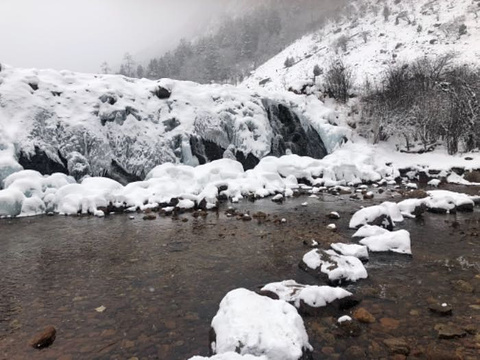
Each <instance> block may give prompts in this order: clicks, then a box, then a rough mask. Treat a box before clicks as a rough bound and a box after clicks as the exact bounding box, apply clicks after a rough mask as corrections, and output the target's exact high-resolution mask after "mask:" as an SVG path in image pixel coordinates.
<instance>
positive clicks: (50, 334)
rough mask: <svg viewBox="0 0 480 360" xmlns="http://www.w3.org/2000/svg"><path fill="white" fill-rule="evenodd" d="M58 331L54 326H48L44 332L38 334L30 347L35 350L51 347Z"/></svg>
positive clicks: (31, 341)
mask: <svg viewBox="0 0 480 360" xmlns="http://www.w3.org/2000/svg"><path fill="white" fill-rule="evenodd" d="M56 335H57V330H56V329H55V327H53V326H47V327H46V328H45V329H43V331H42V332H40V333H38V334H37V335H35V336H34V337H33V339H32V340H30V346H32V347H34V348H35V349H43V348H46V347H49V346H50V345H52V344H53V342H54V341H55V338H56Z"/></svg>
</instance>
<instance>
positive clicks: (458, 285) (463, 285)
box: [453, 280, 473, 294]
mask: <svg viewBox="0 0 480 360" xmlns="http://www.w3.org/2000/svg"><path fill="white" fill-rule="evenodd" d="M453 288H454V289H455V290H457V291H460V292H463V293H467V294H469V293H473V286H472V285H471V284H470V283H468V282H466V281H465V280H458V281H454V282H453Z"/></svg>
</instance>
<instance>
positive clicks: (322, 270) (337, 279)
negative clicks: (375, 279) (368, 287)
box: [300, 249, 368, 285]
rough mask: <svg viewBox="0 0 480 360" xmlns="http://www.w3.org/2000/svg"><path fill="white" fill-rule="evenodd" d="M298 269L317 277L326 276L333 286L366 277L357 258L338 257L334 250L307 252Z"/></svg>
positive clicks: (365, 272) (363, 268)
mask: <svg viewBox="0 0 480 360" xmlns="http://www.w3.org/2000/svg"><path fill="white" fill-rule="evenodd" d="M300 268H302V269H303V270H305V271H307V272H313V274H315V275H316V276H319V277H322V276H326V277H327V279H328V281H329V282H330V283H332V284H335V285H337V284H342V283H344V282H355V281H358V280H360V279H366V278H367V277H368V274H367V270H366V269H365V267H364V266H363V264H362V262H361V261H360V260H359V259H358V258H356V257H354V256H345V255H340V254H338V253H336V252H335V251H334V250H323V251H322V250H318V249H314V250H311V251H309V252H308V253H306V254H305V255H304V256H303V258H302V261H301V262H300Z"/></svg>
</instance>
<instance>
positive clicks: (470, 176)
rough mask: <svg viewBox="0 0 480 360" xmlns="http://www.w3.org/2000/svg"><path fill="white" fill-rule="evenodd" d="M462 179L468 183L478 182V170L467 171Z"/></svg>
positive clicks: (479, 179)
mask: <svg viewBox="0 0 480 360" xmlns="http://www.w3.org/2000/svg"><path fill="white" fill-rule="evenodd" d="M463 177H464V179H465V180H467V181H470V182H476V183H478V182H480V171H479V170H473V171H467V172H466V173H465V174H464V175H463Z"/></svg>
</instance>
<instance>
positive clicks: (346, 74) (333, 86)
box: [325, 59, 353, 103]
mask: <svg viewBox="0 0 480 360" xmlns="http://www.w3.org/2000/svg"><path fill="white" fill-rule="evenodd" d="M352 86H353V71H352V69H351V68H349V67H347V66H346V65H345V64H344V62H343V60H342V59H336V60H334V61H332V62H331V63H330V66H329V68H328V70H327V72H326V74H325V91H326V93H327V94H328V95H329V96H331V97H333V98H334V99H336V100H338V101H340V102H342V103H346V102H347V101H348V99H349V97H350V91H351V89H352Z"/></svg>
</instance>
